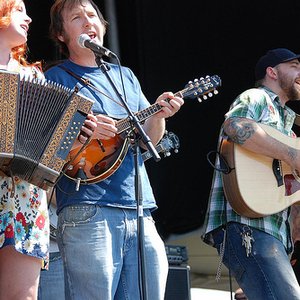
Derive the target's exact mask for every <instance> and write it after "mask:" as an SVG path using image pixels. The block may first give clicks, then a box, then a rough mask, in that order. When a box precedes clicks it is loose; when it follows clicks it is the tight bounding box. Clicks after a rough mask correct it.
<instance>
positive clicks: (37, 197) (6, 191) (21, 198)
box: [0, 60, 50, 269]
mask: <svg viewBox="0 0 300 300" xmlns="http://www.w3.org/2000/svg"><path fill="white" fill-rule="evenodd" d="M9 70H10V71H17V72H20V74H21V77H23V76H24V77H25V78H30V77H32V76H35V77H38V78H41V79H42V78H43V75H42V73H41V72H40V71H39V70H38V69H37V68H31V67H27V68H24V67H21V66H19V65H18V64H17V62H16V61H14V60H11V62H10V63H9ZM1 173H2V172H1ZM49 236H50V235H49V216H48V207H47V195H46V191H44V190H42V189H40V188H38V187H36V186H34V185H32V184H30V183H28V182H26V181H24V180H21V179H19V178H18V177H14V178H13V179H12V178H11V177H7V176H5V174H4V173H2V174H1V175H0V249H1V248H3V247H5V246H8V245H13V246H14V247H15V249H16V250H17V251H18V252H20V253H23V254H26V255H30V256H34V257H37V258H40V259H42V268H43V269H48V262H49V251H48V248H49Z"/></svg>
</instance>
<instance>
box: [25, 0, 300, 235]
mask: <svg viewBox="0 0 300 300" xmlns="http://www.w3.org/2000/svg"><path fill="white" fill-rule="evenodd" d="M42 2H43V4H41V1H40V0H31V1H27V10H28V13H29V14H30V16H31V17H32V18H33V23H32V26H31V30H30V35H29V43H28V44H29V47H30V59H31V60H44V61H45V62H48V61H50V60H53V59H56V58H58V57H59V56H58V53H56V52H55V50H54V47H53V45H52V42H51V41H50V40H49V39H48V25H49V8H50V6H51V4H52V3H53V1H49V0H43V1H42ZM95 2H96V3H97V4H99V6H100V8H101V9H102V11H103V12H104V15H105V17H106V16H107V15H109V13H107V11H108V10H109V9H111V4H112V3H115V13H114V17H115V19H113V18H112V19H108V21H109V22H110V23H111V25H110V26H111V28H114V29H115V30H116V29H117V32H118V36H119V38H118V42H119V49H117V50H118V54H119V58H120V60H121V63H122V64H123V65H125V66H128V67H130V68H131V69H132V70H133V71H134V72H135V73H136V75H137V76H138V78H139V79H140V82H141V85H142V88H143V90H144V93H145V95H146V96H147V97H148V99H149V100H150V102H153V101H155V99H156V97H157V96H158V95H159V94H160V93H162V92H163V91H173V92H176V91H179V90H181V89H183V88H184V86H185V85H186V84H187V83H188V81H190V80H194V79H196V78H198V79H199V78H200V77H202V76H206V75H214V74H216V75H219V76H220V77H221V79H222V87H221V88H220V89H219V94H218V95H216V96H213V97H212V98H209V99H208V100H206V101H203V102H202V103H199V102H198V101H197V100H186V104H185V105H184V107H183V108H182V109H181V111H180V112H179V113H178V114H177V115H176V116H175V117H173V118H171V119H170V120H168V121H167V129H168V130H169V131H172V132H174V133H175V134H176V135H177V136H178V137H179V139H180V148H179V153H172V155H171V156H170V157H166V158H162V160H161V161H159V162H154V161H153V160H152V161H147V168H148V170H149V175H150V178H151V181H152V185H153V188H154V191H155V195H156V197H157V202H158V205H159V209H158V210H156V211H155V212H154V218H155V220H156V223H157V226H158V229H159V231H160V232H161V235H162V236H163V237H167V236H168V235H169V234H171V233H184V232H188V231H191V230H193V229H197V228H199V227H201V225H202V224H203V221H204V218H205V211H206V208H207V201H208V196H209V191H210V185H211V179H212V172H213V169H212V167H211V166H210V165H209V163H208V162H207V158H206V155H207V153H208V152H209V151H211V150H216V144H217V136H218V132H219V128H220V125H221V123H222V121H223V116H224V113H225V112H226V110H227V109H228V107H229V105H230V103H231V102H232V100H233V99H234V97H235V96H237V95H238V94H239V93H240V92H241V91H242V90H244V89H246V88H248V87H251V86H252V84H253V80H254V76H253V69H254V65H255V63H256V60H257V59H258V58H259V56H261V55H262V54H264V53H265V51H266V50H268V49H271V48H277V47H286V48H289V49H291V50H293V51H295V52H297V53H300V43H299V31H300V26H299V13H300V2H299V1H298V0H287V1H278V0H277V1H276V0H275V1H267V0H259V1H258V0H254V1H234V0H228V1H199V0H186V1H179V2H178V1H173V0H163V1H161V0H160V1H157V0H151V1H149V0H119V1H115V2H113V0H107V1H97V0H96V1H95ZM105 9H106V13H105ZM109 12H110V11H109ZM106 18H107V17H106ZM108 30H109V29H108ZM109 45H113V44H112V43H111V40H110V39H108V37H106V44H105V46H107V47H109ZM111 50H112V51H114V50H115V49H111ZM297 106H298V105H295V107H294V108H295V109H297Z"/></svg>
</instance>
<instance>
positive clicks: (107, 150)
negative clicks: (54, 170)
mask: <svg viewBox="0 0 300 300" xmlns="http://www.w3.org/2000/svg"><path fill="white" fill-rule="evenodd" d="M220 85H221V79H220V77H219V76H218V75H213V76H206V77H205V78H200V79H195V80H194V81H190V82H189V83H188V84H187V85H186V86H185V87H184V89H183V90H181V91H178V92H177V93H175V96H180V97H182V98H184V99H198V101H199V102H202V99H203V100H206V99H208V97H212V96H213V95H214V94H218V91H217V88H218V87H219V86H220ZM166 101H167V100H166ZM161 109H162V106H161V105H159V104H158V103H154V104H153V105H150V106H149V107H147V108H146V109H143V110H141V111H139V112H137V113H135V116H136V117H137V119H138V120H139V121H140V122H143V121H145V120H146V119H148V118H150V117H151V116H153V115H154V114H156V113H158V112H159V111H160V110H161ZM116 127H117V128H118V132H117V133H118V134H116V135H115V137H113V138H110V139H108V140H99V139H92V140H91V141H90V142H89V143H88V144H87V145H86V146H84V147H77V148H75V149H73V150H72V151H70V160H69V162H68V163H67V164H66V165H65V168H64V171H63V174H64V175H65V176H67V177H69V178H70V179H72V180H74V181H76V182H77V186H78V185H79V184H92V183H97V182H100V181H102V180H104V179H106V178H108V177H109V176H111V175H112V174H113V173H114V172H115V171H116V170H117V169H118V168H119V166H120V165H121V163H122V161H123V159H124V157H125V156H126V153H127V150H128V148H129V146H130V140H131V132H132V122H131V121H130V119H129V117H126V118H124V119H121V120H118V121H117V122H116Z"/></svg>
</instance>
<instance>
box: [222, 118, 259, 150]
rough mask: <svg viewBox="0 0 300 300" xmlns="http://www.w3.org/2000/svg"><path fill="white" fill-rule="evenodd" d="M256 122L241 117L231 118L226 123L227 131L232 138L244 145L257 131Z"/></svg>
mask: <svg viewBox="0 0 300 300" xmlns="http://www.w3.org/2000/svg"><path fill="white" fill-rule="evenodd" d="M255 130H256V129H255V124H254V123H252V122H249V121H246V120H243V119H241V118H234V119H229V120H228V123H227V125H226V130H225V131H226V133H227V134H228V136H229V137H230V139H231V140H232V141H233V142H235V143H237V144H240V145H243V144H244V143H245V142H246V140H247V139H249V138H250V137H251V136H252V135H253V134H254V132H255Z"/></svg>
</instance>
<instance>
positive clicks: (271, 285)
mask: <svg viewBox="0 0 300 300" xmlns="http://www.w3.org/2000/svg"><path fill="white" fill-rule="evenodd" d="M249 229H250V234H251V237H252V238H253V241H252V242H251V245H252V249H251V251H250V253H249V255H248V256H247V254H246V248H245V245H243V239H242V236H243V232H245V231H247V230H249ZM224 232H225V230H224V229H220V230H217V231H216V232H215V233H214V241H215V244H216V247H217V250H218V253H219V254H220V253H221V249H222V243H223V240H224ZM223 263H224V265H225V266H226V267H227V268H228V269H229V270H230V272H231V274H232V275H233V276H234V277H235V279H236V281H237V283H238V284H239V286H240V287H241V288H242V289H243V291H244V293H245V294H246V296H247V297H248V299H249V300H268V299H270V300H271V299H272V300H275V299H276V300H283V299H289V300H293V299H295V300H299V299H300V287H299V284H298V282H297V279H296V276H295V274H294V271H293V268H292V266H291V263H290V260H289V257H288V255H287V253H286V250H285V248H284V246H283V244H282V243H281V242H280V241H279V240H278V239H276V238H274V237H273V236H271V235H270V234H267V233H265V232H263V231H261V230H257V229H254V228H252V227H251V228H250V227H248V226H246V225H243V224H239V223H235V222H230V223H229V224H228V225H227V232H226V241H225V252H224V256H223Z"/></svg>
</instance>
